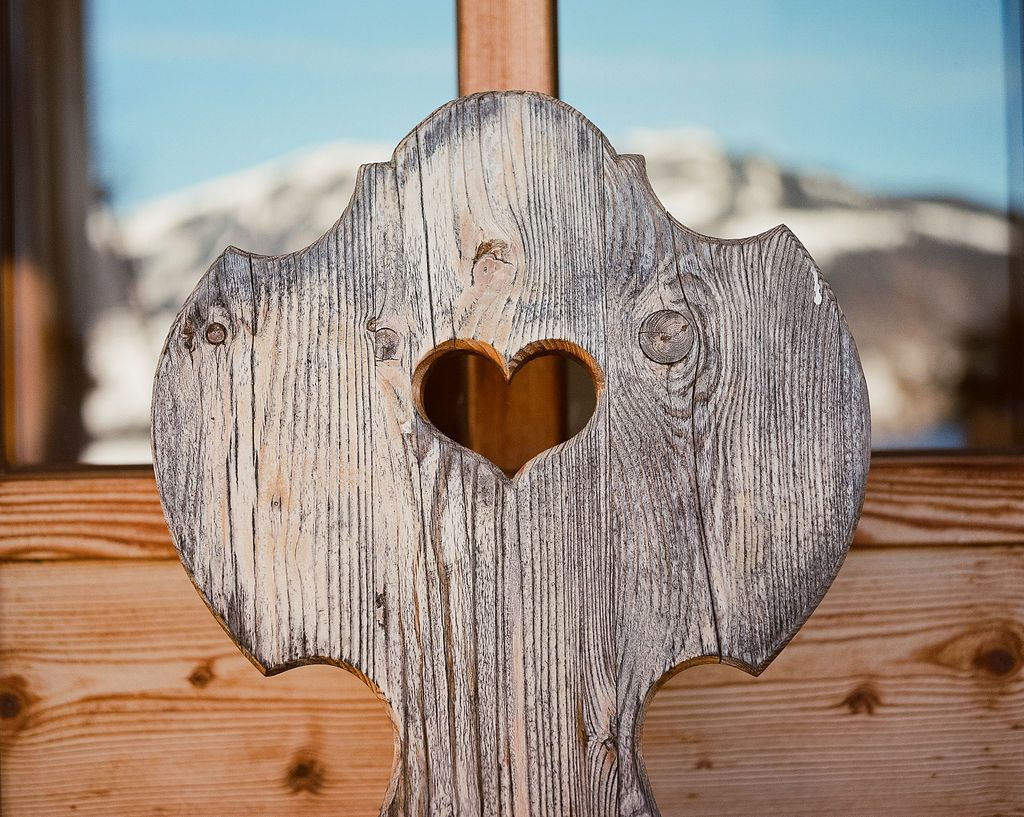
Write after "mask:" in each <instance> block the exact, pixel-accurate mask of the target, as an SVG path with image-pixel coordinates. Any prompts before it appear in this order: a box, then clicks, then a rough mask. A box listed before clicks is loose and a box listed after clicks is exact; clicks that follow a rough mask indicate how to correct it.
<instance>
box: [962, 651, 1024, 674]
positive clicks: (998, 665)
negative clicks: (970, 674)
mask: <svg viewBox="0 0 1024 817" xmlns="http://www.w3.org/2000/svg"><path fill="white" fill-rule="evenodd" d="M971 663H972V665H973V666H974V668H975V669H976V670H980V671H981V672H986V673H988V674H989V675H992V676H995V677H997V678H1005V677H1008V676H1010V675H1013V674H1014V673H1016V672H1017V670H1019V669H1020V665H1021V655H1020V651H1019V649H1018V650H1014V649H1013V648H1012V647H1011V646H1009V645H986V646H983V647H980V648H979V649H978V651H977V652H976V653H975V654H974V659H973V661H972V662H971Z"/></svg>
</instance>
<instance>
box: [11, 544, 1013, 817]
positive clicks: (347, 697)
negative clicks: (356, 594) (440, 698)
mask: <svg viewBox="0 0 1024 817" xmlns="http://www.w3.org/2000/svg"><path fill="white" fill-rule="evenodd" d="M1022 586H1024V549H1020V548H1010V547H976V548H963V547H943V548H918V549H913V550H910V549H860V550H855V551H853V552H852V553H851V555H850V557H849V559H848V560H847V564H846V565H845V566H844V568H843V570H842V572H841V573H840V575H839V578H838V579H837V581H836V584H835V586H834V587H833V589H832V591H831V592H830V593H829V594H828V595H827V596H826V598H825V601H824V602H823V603H822V605H821V607H820V608H819V610H818V611H817V612H816V613H815V614H814V615H813V616H812V617H811V619H810V620H809V622H808V624H807V626H806V627H805V628H804V630H802V631H801V632H800V634H798V635H797V637H796V638H795V639H794V641H793V643H792V644H791V645H790V646H789V647H788V648H787V649H786V650H785V651H784V652H783V653H782V655H781V656H780V657H779V658H778V660H777V661H776V662H775V663H774V664H773V665H772V666H771V667H769V669H768V670H767V671H766V672H765V673H764V675H763V676H762V677H761V678H760V679H756V680H755V679H750V678H748V677H747V676H745V675H744V674H743V673H741V672H739V671H738V670H733V669H731V668H728V667H721V666H701V667H695V668H693V669H691V670H688V671H686V672H683V673H681V674H679V675H677V676H676V677H675V678H673V679H672V680H671V681H670V682H669V683H668V684H667V685H666V686H665V687H664V688H663V689H662V690H661V691H660V692H659V693H658V694H657V695H656V696H655V699H654V702H653V704H652V706H651V708H650V711H649V714H648V717H647V720H646V725H645V729H644V737H643V745H644V754H645V757H646V761H647V765H648V770H649V772H650V776H651V779H652V781H653V785H654V791H655V794H656V796H657V798H658V802H659V805H660V806H661V808H662V811H663V813H664V814H665V815H686V814H708V813H712V812H713V813H715V814H718V815H741V814H742V815H748V814H786V815H808V817H810V815H815V816H816V817H817V816H819V815H822V814H829V815H851V817H852V815H872V817H874V816H876V815H879V814H886V815H910V814H931V815H964V814H971V815H993V816H994V815H997V814H1010V813H1014V809H1015V808H1019V806H1020V803H1022V802H1024V751H1021V750H1022V746H1024V672H1022V666H1024V595H1022V594H1021V592H1020V588H1021V587H1022ZM0 730H2V731H0V741H2V743H0V752H2V756H3V763H2V764H0V811H2V813H3V814H4V815H11V817H21V816H22V815H54V814H65V813H72V807H74V810H73V813H75V814H80V815H122V814H124V815H145V814H158V813H159V814H192V813H209V814H218V815H234V814H239V815H243V814H244V815H247V816H248V815H252V814H294V815H308V814H351V815H361V814H365V815H372V814H376V810H377V808H378V807H379V804H380V802H381V801H382V799H383V796H384V789H385V786H386V782H387V778H388V773H389V770H390V764H391V758H392V752H393V741H392V730H391V727H390V724H389V721H388V716H387V711H386V707H385V705H384V704H383V703H381V702H379V701H377V700H376V699H375V698H374V696H373V695H372V694H371V692H370V691H369V690H368V689H367V688H366V687H365V686H364V685H363V684H362V682H361V681H359V680H358V679H356V678H355V677H353V676H351V675H350V674H348V673H346V672H344V671H340V670H338V669H336V668H333V667H303V668H300V669H297V670H292V671H290V672H287V673H284V674H283V675H280V676H276V677H273V678H263V677H262V676H260V675H259V673H258V672H257V671H256V670H255V669H254V668H253V667H252V666H251V665H249V664H248V662H247V661H246V660H245V659H244V658H242V656H241V655H240V654H239V653H238V651H237V650H236V648H235V647H234V645H233V644H232V643H231V641H230V640H229V639H228V637H227V636H226V635H225V634H224V633H223V632H222V631H221V629H220V628H219V627H218V626H217V625H216V624H215V623H214V620H213V618H212V617H211V616H210V615H209V613H208V612H207V610H206V608H205V607H204V605H203V603H202V601H201V600H200V599H199V597H198V595H197V594H196V593H195V591H194V590H193V588H192V587H191V585H190V584H189V582H188V580H187V579H186V578H185V575H184V571H182V570H181V568H180V567H179V566H178V564H177V563H176V562H162V561H140V560H134V561H132V560H121V561H117V562H108V563H104V562H98V561H75V562H67V561H65V562H41V563H26V562H21V563H8V564H5V565H2V566H0Z"/></svg>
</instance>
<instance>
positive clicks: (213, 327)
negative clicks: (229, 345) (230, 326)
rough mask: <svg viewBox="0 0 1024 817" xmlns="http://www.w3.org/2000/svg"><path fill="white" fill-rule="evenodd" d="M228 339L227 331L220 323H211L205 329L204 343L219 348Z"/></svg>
mask: <svg viewBox="0 0 1024 817" xmlns="http://www.w3.org/2000/svg"><path fill="white" fill-rule="evenodd" d="M227 338H228V330H227V329H225V328H224V324H222V323H211V324H210V325H209V326H207V327H206V342H207V343H210V344H213V345H214V346H220V345H221V344H222V343H223V342H224V341H225V340H227Z"/></svg>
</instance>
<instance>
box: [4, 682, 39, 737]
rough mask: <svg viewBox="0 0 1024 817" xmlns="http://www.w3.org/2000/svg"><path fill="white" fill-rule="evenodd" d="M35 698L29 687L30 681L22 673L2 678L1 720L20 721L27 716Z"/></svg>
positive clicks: (16, 722) (15, 724) (15, 725)
mask: <svg viewBox="0 0 1024 817" xmlns="http://www.w3.org/2000/svg"><path fill="white" fill-rule="evenodd" d="M34 700H35V698H34V697H33V696H32V695H31V693H30V692H29V689H28V682H27V681H26V680H25V679H24V678H23V677H22V676H20V675H8V676H6V677H4V678H0V720H3V721H14V728H17V725H18V721H19V720H20V719H21V718H23V717H24V716H25V714H26V713H27V711H28V708H29V707H30V706H31V705H32V703H33V701H34Z"/></svg>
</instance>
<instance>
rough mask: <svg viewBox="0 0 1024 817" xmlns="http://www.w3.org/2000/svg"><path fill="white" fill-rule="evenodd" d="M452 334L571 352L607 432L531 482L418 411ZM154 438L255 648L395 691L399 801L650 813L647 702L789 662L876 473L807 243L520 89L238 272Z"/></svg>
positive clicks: (839, 335)
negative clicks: (681, 200)
mask: <svg viewBox="0 0 1024 817" xmlns="http://www.w3.org/2000/svg"><path fill="white" fill-rule="evenodd" d="M488 246H490V247H495V246H501V247H502V252H501V257H500V259H499V258H497V257H496V256H495V255H494V254H493V253H487V252H483V253H481V252H480V248H481V247H488ZM482 259H483V260H484V261H486V263H481V260H482ZM659 312H670V313H676V314H677V315H679V316H681V319H680V320H681V321H685V324H686V326H687V327H688V330H687V331H689V332H690V333H692V337H690V338H689V339H688V340H687V341H686V344H683V345H682V346H681V345H680V344H679V343H678V342H675V341H673V338H672V333H673V332H675V331H677V329H678V327H679V326H680V325H681V324H680V323H679V322H678V321H677V322H675V323H672V322H669V328H668V329H667V330H666V329H665V323H664V320H663V319H651V320H648V319H649V316H652V315H656V314H657V313H659ZM659 320H661V321H662V322H661V323H658V321H659ZM651 321H654V323H655V324H656V327H657V328H658V331H662V332H665V331H667V332H668V335H667V336H666V337H665V338H664V339H663V340H659V342H658V343H655V344H653V345H652V344H651V343H649V342H648V341H650V336H649V334H648V333H649V331H650V327H651V325H652V324H651ZM645 322H646V323H645ZM212 323H217V324H220V325H221V326H223V327H224V330H223V332H224V337H223V339H221V337H220V330H219V329H216V328H214V329H213V330H212V333H213V340H215V341H219V342H211V340H210V339H209V338H210V332H211V330H210V329H209V327H210V325H211V324H212ZM672 327H676V329H673V328H672ZM452 342H458V343H461V344H463V345H466V346H472V347H475V348H478V349H480V350H482V351H485V352H486V353H488V354H490V355H491V356H493V357H494V358H496V359H497V360H499V361H500V362H502V363H503V364H504V365H506V366H508V367H514V366H515V365H516V363H517V361H519V360H522V359H523V358H524V357H525V356H526V355H528V354H529V353H530V352H531V351H536V350H537V349H539V348H558V349H563V350H568V351H570V352H572V353H574V354H576V355H577V356H578V357H579V358H580V359H581V360H583V361H584V362H585V363H586V364H587V365H588V366H590V368H591V370H592V373H593V374H594V376H595V382H596V383H597V387H598V398H597V407H596V409H595V411H594V415H593V417H592V418H591V420H590V422H589V423H588V424H587V426H586V427H585V428H584V429H583V430H582V431H581V432H580V433H579V434H578V435H576V436H575V437H573V438H572V439H571V440H569V441H568V442H566V443H564V444H562V445H560V446H557V447H556V448H554V449H550V450H549V451H547V452H545V453H543V454H541V455H540V456H538V457H537V458H535V459H534V460H533V461H531V462H530V463H529V464H527V465H526V466H525V467H524V469H523V470H522V471H521V472H520V473H519V474H518V475H517V476H516V477H515V478H514V479H512V480H509V479H508V478H507V477H506V476H505V475H504V474H503V473H501V471H500V470H499V469H497V468H496V467H494V466H493V465H492V464H491V463H489V462H488V461H487V460H485V459H484V458H482V457H481V456H479V455H477V454H475V453H474V452H471V451H468V450H466V449H464V448H462V447H460V446H458V445H456V444H455V443H453V442H452V441H451V440H449V439H447V438H446V437H444V436H443V435H441V434H440V433H439V432H437V430H436V429H434V428H433V427H432V426H431V425H430V424H429V423H428V422H426V421H425V420H424V418H423V416H422V415H421V413H420V411H419V410H418V408H417V395H416V388H417V384H418V383H419V381H420V379H421V378H422V367H421V363H422V362H423V361H425V360H429V359H430V357H431V355H432V354H436V349H437V348H438V347H441V346H442V345H443V344H446V343H452ZM684 347H685V348H684ZM153 435H154V454H155V462H156V473H157V479H158V483H159V487H160V492H161V497H162V500H163V504H164V509H165V512H166V515H167V518H168V522H169V525H170V529H171V533H172V535H173V538H174V541H175V543H176V545H177V547H178V549H179V551H180V554H181V557H182V561H183V562H184V564H185V566H186V568H187V569H188V571H189V573H190V575H191V576H192V578H193V580H194V581H195V583H196V585H197V587H198V588H199V590H200V591H201V593H202V594H203V597H204V598H205V599H206V600H207V603H208V604H209V606H210V608H211V610H212V611H213V612H214V613H215V614H216V615H217V616H218V618H219V619H220V620H221V621H222V622H223V623H224V625H225V627H226V628H227V630H228V632H230V633H231V635H232V636H233V638H234V639H235V640H236V642H237V643H238V644H239V646H240V647H241V648H242V649H243V650H244V651H245V652H246V654H247V655H249V656H250V658H251V659H252V660H253V662H254V663H255V664H256V665H257V666H258V667H259V668H260V669H262V670H263V671H264V672H267V673H274V672H278V671H281V670H283V669H287V668H289V667H292V666H295V665H297V664H302V663H309V662H329V663H336V664H340V665H343V666H346V667H348V668H350V669H352V670H353V671H354V672H356V673H358V674H359V675H361V676H362V677H363V678H365V679H366V680H367V681H368V683H370V684H371V685H372V686H373V688H374V689H375V690H377V691H378V693H379V694H380V695H381V696H382V697H383V698H384V699H385V700H386V701H387V702H388V704H389V705H390V708H391V713H392V717H393V720H394V723H395V728H396V741H397V751H396V765H395V771H394V777H393V780H392V784H391V788H390V791H389V795H388V800H387V802H386V804H385V806H384V812H383V813H386V814H390V815H420V814H480V813H484V814H495V815H500V814H505V815H513V814H514V815H566V814H576V815H644V814H647V815H654V814H656V813H657V811H656V807H655V805H654V801H653V798H652V796H651V793H650V790H649V787H648V784H647V780H646V776H645V774H644V770H643V764H642V761H641V759H640V756H639V750H638V742H637V741H638V734H639V725H640V723H641V721H642V719H643V713H644V709H645V707H646V705H647V702H648V701H649V700H650V697H651V694H652V690H653V689H654V688H656V687H657V685H658V684H660V683H662V682H663V681H664V680H665V679H666V678H667V677H668V676H669V675H670V674H671V673H672V672H674V671H676V670H677V669H679V668H681V667H684V666H687V665H689V664H692V663H695V662H700V661H709V660H710V661H724V662H727V663H731V664H734V665H736V666H739V667H742V668H744V669H746V670H747V671H749V672H753V673H758V672H760V671H761V670H762V669H763V668H764V667H765V666H766V665H767V664H768V662H769V661H770V660H771V659H772V657H774V655H775V654H776V653H777V652H778V651H779V650H780V649H781V648H782V646H783V645H784V644H785V643H786V641H787V640H788V639H789V638H790V637H791V636H792V635H793V633H794V632H795V631H796V630H797V629H798V628H799V626H800V625H801V624H802V623H803V621H804V620H805V619H806V617H807V616H808V615H809V614H810V612H811V611H812V610H813V609H814V607H815V606H816V605H817V603H818V601H819V600H820V598H821V596H822V594H823V593H824V592H825V590H826V589H827V587H828V585H829V584H830V582H831V581H832V579H833V577H834V576H835V574H836V572H837V571H838V569H839V566H840V563H841V561H842V559H843V556H844V555H845V553H846V549H847V547H848V545H849V543H850V540H851V538H852V535H853V530H854V526H855V524H856V520H857V517H858V514H859V511H860V507H861V503H862V500H863V494H864V484H865V479H866V474H867V465H868V454H869V440H868V437H869V432H868V413H867V395H866V392H865V387H864V381H863V377H862V374H861V371H860V365H859V362H858V359H857V354H856V350H855V348H854V344H853V340H852V338H851V337H850V334H849V331H848V330H847V328H846V324H845V322H844V320H843V317H842V314H841V312H840V310H839V307H838V305H837V304H836V302H835V299H834V297H833V295H832V293H831V291H830V290H829V288H828V285H827V284H826V283H825V282H824V281H823V280H822V278H821V276H820V274H819V272H818V270H817V268H816V267H815V266H814V264H813V262H812V261H811V259H810V258H809V257H808V256H807V253H806V252H805V250H804V249H803V247H802V246H801V245H800V243H799V242H798V241H797V240H796V238H795V237H794V236H793V235H792V234H791V233H790V232H789V231H788V230H787V229H786V228H784V227H778V228H775V229H773V230H770V231H769V232H767V233H764V234H762V235H760V236H756V237H754V238H750V239H745V240H742V241H722V240H717V239H710V238H706V237H704V236H700V235H697V234H695V233H692V232H690V231H689V230H687V229H686V228H684V227H682V226H681V225H679V224H677V223H676V222H674V221H673V220H672V219H671V217H670V216H668V214H667V213H666V212H665V211H664V208H662V207H661V205H660V204H659V203H658V201H657V199H656V198H655V196H654V194H653V193H652V191H651V190H650V188H649V186H648V183H647V181H646V177H645V174H644V171H643V161H642V159H641V158H639V157H631V156H618V155H617V154H616V153H615V152H614V150H613V149H612V148H611V146H610V145H609V144H608V142H607V140H606V139H605V138H604V136H603V135H602V134H601V133H600V132H599V131H598V130H597V129H596V128H594V126H593V125H592V124H591V123H590V122H588V121H587V120H586V119H585V118H584V117H583V116H582V115H580V114H579V113H578V112H576V111H574V110H573V109H571V108H569V107H568V106H566V105H564V104H563V103H560V102H558V101H556V100H553V99H550V98H548V97H545V96H542V95H540V94H534V93H515V92H512V93H491V94H481V95H476V96H471V97H466V98H463V99H459V100H456V101H455V102H452V103H450V104H448V105H446V106H445V107H443V108H441V109H440V110H438V111H437V112H435V113H434V114H433V115H432V116H431V117H429V118H428V119H427V120H425V121H424V122H423V123H422V124H420V125H419V126H418V127H417V128H416V129H415V130H414V131H413V132H412V133H411V134H410V135H409V136H408V137H407V138H406V139H405V140H404V141H403V142H402V143H401V144H400V145H399V146H398V148H397V149H396V151H395V155H394V157H393V159H392V161H391V162H389V163H386V164H377V165H368V166H366V167H364V168H363V170H362V173H361V175H360V177H359V181H358V184H357V189H356V191H355V194H354V195H353V199H352V202H351V204H350V206H349V208H348V210H347V211H346V212H345V214H344V215H343V216H342V218H341V219H340V220H339V222H338V223H337V224H336V225H335V226H334V227H333V228H332V229H331V230H330V231H329V232H328V233H327V234H326V235H325V236H324V237H323V238H322V239H321V240H320V241H318V242H317V243H316V244H314V245H312V246H311V247H308V248H306V249H305V250H302V251H299V252H297V253H294V254H292V255H288V256H282V257H277V258H267V257H259V256H250V255H247V254H245V253H243V252H240V251H238V250H234V249H231V250H228V251H227V252H226V253H225V254H224V255H223V256H222V257H221V258H220V259H218V260H217V261H216V262H215V263H214V265H213V266H212V267H211V268H210V270H209V272H208V273H207V274H206V276H205V277H204V278H203V280H202V282H201V283H200V285H199V286H198V287H197V289H196V291H195V292H194V293H193V295H192V296H191V297H190V299H189V301H188V302H187V303H186V305H185V307H184V309H183V310H182V313H181V315H180V316H179V317H178V319H177V321H176V322H175V324H174V326H173V327H172V329H171V332H170V336H169V338H168V342H167V345H166V348H165V350H164V353H163V355H162V357H161V360H160V364H159V369H158V372H157V377H156V383H155V390H154V404H153Z"/></svg>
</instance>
